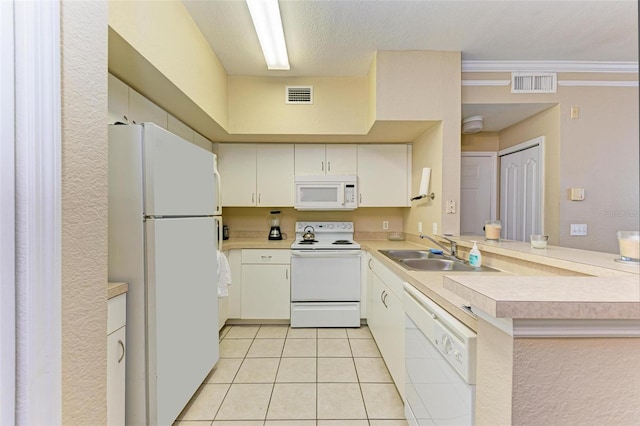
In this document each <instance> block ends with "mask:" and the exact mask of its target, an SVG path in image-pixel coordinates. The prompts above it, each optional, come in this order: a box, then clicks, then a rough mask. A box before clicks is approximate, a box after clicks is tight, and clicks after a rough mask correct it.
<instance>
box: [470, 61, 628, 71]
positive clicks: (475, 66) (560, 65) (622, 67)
mask: <svg viewBox="0 0 640 426" xmlns="http://www.w3.org/2000/svg"><path fill="white" fill-rule="evenodd" d="M521 71H522V72H524V71H526V72H534V71H538V72H592V73H637V72H638V62H631V61H630V62H622V61H619V62H597V61H593V62H589V61H462V72H521Z"/></svg>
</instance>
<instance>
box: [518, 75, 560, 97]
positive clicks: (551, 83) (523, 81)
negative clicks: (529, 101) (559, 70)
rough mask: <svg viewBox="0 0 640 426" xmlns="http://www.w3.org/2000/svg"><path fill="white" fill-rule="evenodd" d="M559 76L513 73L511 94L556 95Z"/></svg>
mask: <svg viewBox="0 0 640 426" xmlns="http://www.w3.org/2000/svg"><path fill="white" fill-rule="evenodd" d="M557 83H558V79H557V75H556V73H554V72H547V73H523V72H514V73H511V93H556V92H557Z"/></svg>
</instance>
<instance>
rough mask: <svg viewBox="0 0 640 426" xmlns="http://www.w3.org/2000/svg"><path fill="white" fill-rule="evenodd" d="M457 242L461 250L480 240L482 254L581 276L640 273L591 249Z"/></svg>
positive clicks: (637, 267)
mask: <svg viewBox="0 0 640 426" xmlns="http://www.w3.org/2000/svg"><path fill="white" fill-rule="evenodd" d="M448 238H451V239H452V240H454V241H457V242H458V244H459V245H460V246H461V247H466V248H471V247H472V246H473V243H472V242H471V241H474V240H475V241H477V244H478V248H479V249H480V252H482V253H493V254H497V255H504V256H509V257H510V258H514V259H520V260H526V261H529V262H536V263H541V264H544V265H548V266H552V267H555V268H560V269H565V270H567V271H574V272H577V273H580V274H586V275H594V276H603V275H626V274H628V273H631V274H640V265H638V264H635V265H633V264H626V263H621V262H617V261H616V259H619V258H620V255H617V254H612V253H604V252H598V251H590V250H579V249H573V248H568V247H559V246H551V245H550V246H547V248H546V249H534V248H531V246H530V244H529V243H525V242H522V241H512V240H502V241H500V242H493V241H485V240H484V237H483V236H466V235H465V236H461V237H448Z"/></svg>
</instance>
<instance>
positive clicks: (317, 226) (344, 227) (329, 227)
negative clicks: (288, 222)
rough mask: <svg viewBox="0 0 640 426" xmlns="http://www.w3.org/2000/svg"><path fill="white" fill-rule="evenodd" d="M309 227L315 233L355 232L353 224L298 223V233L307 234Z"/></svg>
mask: <svg viewBox="0 0 640 426" xmlns="http://www.w3.org/2000/svg"><path fill="white" fill-rule="evenodd" d="M308 226H310V227H312V228H313V231H312V232H314V233H324V232H349V233H352V232H353V222H296V232H305V231H304V229H305V228H306V227H308Z"/></svg>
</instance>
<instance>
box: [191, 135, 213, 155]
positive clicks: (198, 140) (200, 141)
mask: <svg viewBox="0 0 640 426" xmlns="http://www.w3.org/2000/svg"><path fill="white" fill-rule="evenodd" d="M193 143H195V144H196V145H198V146H199V147H200V148H202V149H206V150H207V151H209V152H213V144H212V143H211V141H210V140H209V139H207V138H205V137H204V136H202V135H201V134H200V133H198V132H193Z"/></svg>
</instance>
